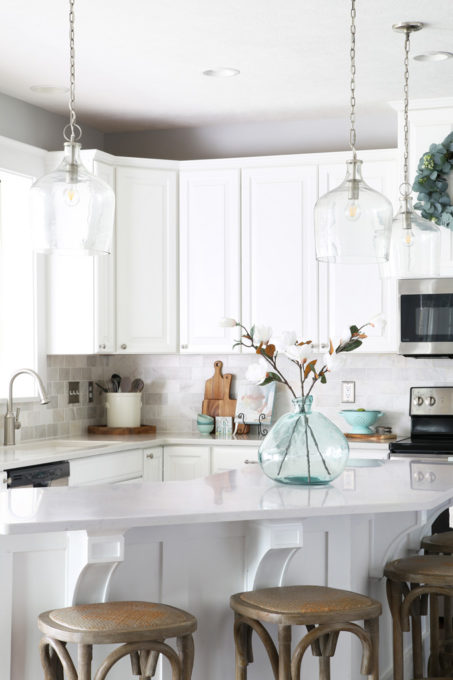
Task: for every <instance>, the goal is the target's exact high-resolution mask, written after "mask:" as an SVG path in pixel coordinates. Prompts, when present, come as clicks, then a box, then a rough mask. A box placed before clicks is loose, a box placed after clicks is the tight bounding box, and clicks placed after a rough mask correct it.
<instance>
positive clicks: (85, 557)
mask: <svg viewBox="0 0 453 680" xmlns="http://www.w3.org/2000/svg"><path fill="white" fill-rule="evenodd" d="M420 465H422V464H421V463H420V464H419V467H418V468H417V469H414V468H413V467H411V463H410V462H409V461H365V462H364V461H363V460H362V461H356V462H354V461H350V467H348V468H347V469H346V470H345V472H344V473H343V475H342V476H341V477H340V478H338V479H337V480H335V482H333V483H332V484H331V485H329V486H326V487H318V488H307V487H300V486H295V487H290V486H283V485H279V484H276V483H273V482H272V481H271V480H269V479H268V478H266V477H265V476H264V475H263V474H262V472H261V470H260V469H259V468H258V466H255V465H251V466H246V467H244V468H241V469H239V470H228V471H226V472H222V473H218V474H215V475H211V476H208V477H205V478H203V479H197V480H193V481H186V482H164V483H146V482H134V483H130V484H124V485H101V486H90V487H63V488H50V489H17V490H13V491H3V492H2V493H1V494H0V533H1V534H2V536H1V537H0V546H1V550H0V574H1V579H0V583H1V586H0V587H1V589H2V604H3V612H4V613H3V616H2V622H1V624H0V625H1V626H2V630H1V635H0V644H1V656H0V658H1V659H2V661H1V663H2V669H1V673H0V676H1V677H2V678H5V680H6V679H7V678H11V679H12V680H19V678H21V680H38V678H40V677H41V671H40V669H39V665H38V664H39V661H38V655H37V651H36V644H37V640H38V638H39V636H38V633H37V631H36V625H35V617H36V615H37V613H39V611H42V610H45V609H49V608H53V607H60V606H65V605H66V604H70V603H71V602H88V601H100V600H103V599H147V600H159V601H162V602H166V603H168V604H173V605H176V606H179V607H182V608H184V609H187V610H188V611H191V612H192V613H193V614H195V615H196V616H197V617H198V620H199V630H198V633H197V635H196V639H195V644H196V661H195V668H194V675H193V677H194V680H205V679H206V678H210V679H212V680H223V679H224V678H226V677H234V670H233V669H234V651H233V642H232V614H231V612H230V610H229V608H228V600H229V595H230V594H231V593H233V592H237V591H239V590H242V589H244V588H252V587H263V586H268V585H276V584H282V583H284V584H296V583H303V584H304V583H311V584H318V585H328V586H332V587H338V588H346V589H350V590H355V591H358V592H363V593H369V594H370V595H371V596H372V597H376V598H377V599H379V600H381V601H382V602H383V605H384V615H383V617H382V620H381V631H382V635H381V677H383V678H390V677H391V665H390V664H391V637H390V627H389V615H388V611H387V606H386V602H385V584H384V581H383V579H382V573H383V567H384V564H385V563H386V562H387V561H388V560H389V559H393V558H396V557H398V556H400V555H405V554H408V553H411V552H412V554H413V553H414V552H417V550H418V546H419V541H420V538H421V537H422V536H423V535H424V534H425V533H428V532H429V531H430V525H431V523H432V521H433V520H434V519H435V518H436V517H437V515H438V514H439V513H440V512H441V511H442V510H444V509H445V508H447V507H449V506H450V504H451V501H452V498H453V482H451V483H450V482H449V481H447V482H446V483H445V484H443V485H442V484H438V483H433V481H432V480H431V482H430V481H429V480H428V479H427V480H426V484H424V479H423V468H421V469H420ZM420 470H422V471H420ZM420 475H421V476H420ZM424 486H426V487H428V488H423V487H424ZM417 487H420V488H417ZM24 650H25V653H24ZM255 652H256V662H255V663H254V664H253V665H252V666H251V667H250V675H249V677H250V679H251V680H253V679H254V678H265V677H268V675H269V668H268V666H267V663H266V660H265V657H264V654H263V653H262V650H261V649H260V645H259V642H258V641H257V642H256V643H255ZM356 657H357V648H356V647H355V645H354V643H353V642H352V641H351V640H350V639H349V638H348V637H347V636H346V637H345V638H344V639H343V640H342V641H341V644H339V647H338V650H337V654H336V656H335V658H334V662H333V677H335V678H339V679H340V680H343V678H344V679H345V680H346V678H351V677H352V678H358V677H360V676H359V673H358V663H357V658H356ZM305 663H306V666H305V672H306V673H309V674H310V675H309V677H311V674H312V672H313V670H314V666H313V660H312V659H311V658H310V657H307V660H306V662H305V660H304V664H305ZM312 666H313V668H312ZM303 671H304V668H303ZM123 672H124V671H123ZM112 677H113V678H115V677H120V676H115V675H113V676H112ZM123 677H124V675H123ZM162 677H164V678H168V668H166V667H165V666H164V667H163V669H162Z"/></svg>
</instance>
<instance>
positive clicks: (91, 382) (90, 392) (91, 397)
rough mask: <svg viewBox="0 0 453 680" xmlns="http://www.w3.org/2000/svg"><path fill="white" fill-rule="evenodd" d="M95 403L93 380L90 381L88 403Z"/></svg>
mask: <svg viewBox="0 0 453 680" xmlns="http://www.w3.org/2000/svg"><path fill="white" fill-rule="evenodd" d="M93 401H94V382H93V381H92V380H89V381H88V403H89V404H92V403H93Z"/></svg>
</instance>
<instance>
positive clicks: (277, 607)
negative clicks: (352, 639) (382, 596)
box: [230, 586, 382, 680]
mask: <svg viewBox="0 0 453 680" xmlns="http://www.w3.org/2000/svg"><path fill="white" fill-rule="evenodd" d="M230 606H231V608H232V609H233V611H234V613H235V616H234V640H235V646H236V680H246V678H247V667H248V665H249V664H250V663H251V662H252V661H253V653H252V634H253V632H254V633H256V635H257V636H258V637H259V638H260V640H261V642H262V643H263V645H264V648H265V650H266V652H267V655H268V657H269V662H270V664H271V667H272V673H273V677H274V678H275V679H278V680H287V679H288V678H291V680H297V678H299V677H300V669H301V664H302V659H303V656H304V654H305V652H306V651H307V649H309V648H310V649H311V651H312V654H313V655H314V656H316V657H318V661H319V677H320V680H329V679H330V659H331V657H332V656H333V655H334V654H335V649H336V645H337V640H338V636H339V635H340V633H352V634H353V635H355V636H356V637H357V638H358V639H359V641H360V643H361V646H362V665H361V673H362V674H363V675H368V676H369V678H370V679H371V680H378V679H379V668H378V665H379V663H378V657H379V654H378V643H379V616H380V614H381V610H382V607H381V604H380V602H377V601H376V600H372V599H371V598H370V597H367V596H366V595H360V594H359V593H353V592H349V591H347V590H338V589H337V588H326V587H323V586H286V587H277V588H262V589H257V590H251V591H246V592H242V593H236V594H235V595H232V596H231V598H230ZM354 621H361V622H362V621H363V627H362V626H359V625H358V624H356V623H354ZM263 623H268V624H269V623H275V624H277V626H278V647H277V646H276V645H275V643H274V641H273V640H272V638H271V636H270V634H269V632H268V630H267V629H266V628H265V626H264V625H263ZM293 625H296V626H299V625H305V626H306V628H307V633H306V635H304V636H303V637H302V639H301V640H299V642H298V643H297V644H296V645H295V646H294V648H292V644H291V636H292V629H291V626H293Z"/></svg>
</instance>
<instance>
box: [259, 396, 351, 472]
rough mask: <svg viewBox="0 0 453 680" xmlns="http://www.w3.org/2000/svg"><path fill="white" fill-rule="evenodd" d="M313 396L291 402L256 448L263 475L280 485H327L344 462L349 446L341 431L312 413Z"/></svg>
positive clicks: (343, 466) (320, 416) (342, 468)
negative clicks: (291, 407)
mask: <svg viewBox="0 0 453 680" xmlns="http://www.w3.org/2000/svg"><path fill="white" fill-rule="evenodd" d="M312 403H313V397H312V396H309V397H305V398H301V399H294V400H293V407H294V410H293V412H292V413H286V414H285V415H284V416H282V417H281V418H280V419H279V420H278V421H277V422H276V423H275V425H274V426H273V428H272V429H271V430H270V431H269V433H268V434H267V436H266V437H265V439H264V440H263V442H262V444H261V446H260V448H259V462H260V465H261V468H262V470H263V472H264V474H265V475H267V476H268V477H270V478H271V479H273V480H275V481H276V482H282V483H283V484H305V485H309V484H310V485H311V484H313V485H317V484H328V483H329V482H331V481H332V480H333V479H335V478H336V477H338V475H340V474H341V473H342V472H343V470H344V468H345V466H346V463H347V460H348V456H349V446H348V442H347V439H346V437H345V436H344V435H343V433H342V432H341V430H339V429H338V427H337V426H336V425H334V424H333V423H332V421H330V420H329V419H328V418H326V417H325V416H323V415H322V413H318V412H316V411H315V412H312V410H311V407H312Z"/></svg>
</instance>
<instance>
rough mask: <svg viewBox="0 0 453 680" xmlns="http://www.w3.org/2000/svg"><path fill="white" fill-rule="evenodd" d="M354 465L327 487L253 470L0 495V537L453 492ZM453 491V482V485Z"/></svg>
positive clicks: (398, 472) (380, 465)
mask: <svg viewBox="0 0 453 680" xmlns="http://www.w3.org/2000/svg"><path fill="white" fill-rule="evenodd" d="M356 464H357V467H355V466H354V461H353V460H352V461H350V464H349V467H348V468H347V469H346V470H345V472H344V473H343V475H341V476H340V477H339V478H338V479H337V480H335V481H334V482H333V483H332V484H331V485H329V486H325V487H303V486H286V485H283V484H278V483H275V482H272V481H271V480H270V479H268V478H267V477H266V476H265V475H264V474H263V473H262V471H261V469H260V468H259V467H258V466H247V467H245V468H242V469H239V470H230V471H227V472H222V473H218V474H215V475H211V476H209V477H205V478H203V479H196V480H192V481H184V482H157V483H153V482H137V483H135V482H134V483H130V484H124V485H99V486H89V487H52V488H48V489H14V490H7V491H2V492H0V533H2V534H25V533H34V532H48V531H69V530H80V529H86V530H91V531H95V532H96V531H105V530H108V531H120V530H126V529H130V528H133V527H143V526H168V525H174V524H179V525H181V524H197V523H207V522H230V521H248V520H258V519H261V520H263V519H266V520H273V519H280V520H281V519H289V518H298V519H303V518H305V517H316V516H326V515H332V516H338V515H355V514H371V513H386V512H403V511H414V510H416V511H422V510H432V509H435V508H438V507H441V506H445V505H446V504H448V503H449V502H450V500H451V499H452V498H453V488H451V487H449V486H446V488H445V489H443V490H437V491H435V490H433V489H432V488H430V489H426V490H415V489H413V488H412V487H411V469H410V461H406V460H403V461H402V460H392V461H388V460H386V461H366V462H364V461H363V460H362V461H357V463H356ZM452 484H453V482H452Z"/></svg>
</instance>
